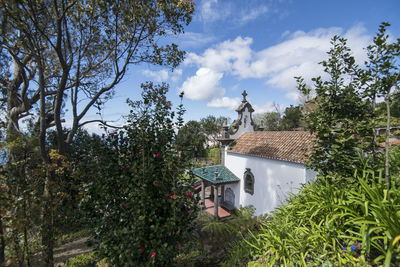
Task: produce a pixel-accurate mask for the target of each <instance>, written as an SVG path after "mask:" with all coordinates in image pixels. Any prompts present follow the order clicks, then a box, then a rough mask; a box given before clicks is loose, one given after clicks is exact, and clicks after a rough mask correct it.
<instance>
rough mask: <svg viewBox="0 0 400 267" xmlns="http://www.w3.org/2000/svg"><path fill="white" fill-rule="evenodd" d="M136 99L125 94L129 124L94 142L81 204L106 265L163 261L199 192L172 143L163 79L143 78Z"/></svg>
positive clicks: (186, 232)
mask: <svg viewBox="0 0 400 267" xmlns="http://www.w3.org/2000/svg"><path fill="white" fill-rule="evenodd" d="M143 89H144V91H143V94H142V95H143V100H142V101H135V102H132V101H129V104H130V105H131V107H132V110H131V111H130V113H129V116H128V122H129V123H128V125H127V126H125V127H124V130H122V131H119V132H110V133H109V134H108V136H106V137H104V138H103V145H101V146H94V147H93V155H95V156H94V157H93V162H92V164H91V165H90V166H87V167H88V168H89V169H90V170H91V171H92V172H93V173H95V174H97V179H95V180H93V181H91V182H90V183H87V184H86V185H85V186H84V188H85V192H86V193H85V198H84V201H83V208H84V209H85V211H86V212H87V214H88V217H89V218H91V219H92V223H93V227H94V231H93V235H94V241H95V242H96V244H97V249H98V251H99V253H100V254H101V255H102V256H104V257H107V259H108V260H109V261H110V263H111V264H112V265H113V266H148V265H155V266H170V265H171V261H172V260H173V258H174V256H175V255H176V254H178V253H179V250H180V248H181V246H182V244H183V243H184V242H185V241H186V240H188V238H189V236H190V235H191V231H192V230H193V227H192V225H193V220H194V219H195V218H196V216H197V203H198V199H197V198H195V197H194V195H193V193H192V191H191V190H192V188H193V187H192V182H193V180H192V178H187V176H185V169H186V168H188V167H189V166H188V160H187V159H186V158H185V157H184V156H183V155H179V153H178V152H179V150H177V147H176V146H175V143H174V139H175V137H176V133H175V129H176V127H178V128H180V127H182V124H183V121H182V117H181V116H182V114H183V109H182V108H180V109H179V110H178V118H177V122H174V120H175V113H174V112H172V111H171V103H170V102H169V101H167V100H166V97H165V94H166V92H167V90H168V86H166V85H165V84H164V85H161V86H154V85H153V84H151V83H148V84H145V85H143Z"/></svg>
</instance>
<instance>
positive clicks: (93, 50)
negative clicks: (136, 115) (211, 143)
mask: <svg viewBox="0 0 400 267" xmlns="http://www.w3.org/2000/svg"><path fill="white" fill-rule="evenodd" d="M193 8H194V2H192V1H191V0H161V1H156V0H146V1H133V0H127V1H119V0H117V1H114V0H85V1H76V0H52V1H48V0H4V1H0V22H1V23H0V25H1V26H0V86H1V96H0V109H1V111H2V114H5V121H4V126H5V128H6V139H7V140H8V141H9V142H12V141H14V140H16V139H18V138H21V137H22V136H23V134H22V132H23V131H22V129H21V127H20V122H21V119H23V118H29V119H31V120H32V121H34V124H35V127H34V128H33V129H34V133H33V135H34V136H36V137H37V138H38V139H39V144H40V150H39V151H40V155H41V158H42V161H43V163H44V165H43V166H44V167H45V169H46V174H45V175H44V181H42V182H41V183H40V184H41V185H43V186H44V188H43V189H42V190H41V192H43V196H42V199H41V203H42V211H41V212H42V218H43V222H42V225H41V226H42V231H41V234H42V245H43V248H44V254H43V255H44V258H45V263H44V265H46V266H53V254H52V253H53V221H52V218H53V217H54V212H55V211H54V210H53V203H54V198H55V196H57V192H52V190H55V189H52V187H51V185H52V184H55V183H56V182H57V179H56V175H57V174H56V172H55V170H54V168H51V167H50V166H51V164H55V165H57V164H60V162H59V161H58V160H57V159H58V158H59V157H58V156H57V157H55V158H54V157H51V155H49V149H48V147H47V146H48V143H47V140H46V138H47V129H48V128H50V127H55V129H56V144H57V151H58V154H61V155H65V154H66V153H65V152H66V146H67V144H70V143H71V142H72V140H73V137H74V135H75V133H76V132H77V130H78V129H79V128H80V127H81V126H83V125H85V124H87V123H90V122H94V121H93V120H92V121H87V120H86V121H85V119H84V118H85V115H86V114H87V112H88V111H89V110H90V109H91V108H92V107H98V108H101V107H102V105H103V104H104V103H105V102H106V101H107V100H108V99H110V98H111V97H112V95H113V90H114V88H115V86H116V85H117V84H118V83H119V82H120V81H121V79H122V78H123V77H124V75H125V74H126V73H127V70H128V68H129V66H132V65H137V64H140V63H150V64H156V65H163V66H169V67H171V68H174V67H176V66H177V65H178V64H179V63H180V62H181V61H182V59H183V56H184V52H183V51H181V50H179V49H178V47H177V45H176V44H173V43H168V40H166V39H162V38H163V37H167V36H168V35H176V34H179V33H182V32H183V27H184V26H185V25H187V24H188V23H189V22H190V21H191V18H192V14H193V11H194V9H193ZM66 108H70V111H71V112H72V117H73V119H72V126H71V129H70V130H69V131H68V132H67V133H65V132H64V131H63V122H64V121H63V118H62V116H63V113H64V112H65V111H66ZM8 155H9V161H10V162H13V161H15V158H14V157H13V156H15V155H16V154H15V153H14V151H13V150H12V149H9V150H8ZM47 167H48V168H47ZM0 225H1V217H0ZM2 251H4V246H3V245H2V244H0V261H1V260H2V259H1V257H2Z"/></svg>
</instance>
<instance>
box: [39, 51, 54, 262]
mask: <svg viewBox="0 0 400 267" xmlns="http://www.w3.org/2000/svg"><path fill="white" fill-rule="evenodd" d="M38 62H39V64H38V69H39V90H40V118H39V126H40V130H39V144H40V155H41V157H42V160H43V163H44V165H45V168H46V169H47V171H46V178H45V183H44V190H43V201H42V205H43V206H42V218H43V222H42V229H41V230H42V231H41V234H42V246H43V264H44V266H46V267H53V264H54V257H53V248H54V230H53V226H54V225H53V217H54V214H53V212H54V210H53V194H52V187H53V184H54V181H55V179H54V176H55V172H54V171H53V170H51V169H49V167H50V159H49V156H48V154H47V151H46V97H45V80H44V74H43V66H42V65H41V64H40V63H41V61H40V59H39V61H38Z"/></svg>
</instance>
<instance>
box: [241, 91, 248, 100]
mask: <svg viewBox="0 0 400 267" xmlns="http://www.w3.org/2000/svg"><path fill="white" fill-rule="evenodd" d="M242 96H243V102H244V101H246V96H247V92H246V90H244V91H243V93H242Z"/></svg>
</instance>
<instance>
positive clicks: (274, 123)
mask: <svg viewBox="0 0 400 267" xmlns="http://www.w3.org/2000/svg"><path fill="white" fill-rule="evenodd" d="M254 119H255V120H256V121H258V123H257V124H259V125H261V124H262V125H263V126H264V130H265V131H279V125H280V123H281V114H279V113H278V112H266V113H263V114H260V115H256V116H255V118H254Z"/></svg>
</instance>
